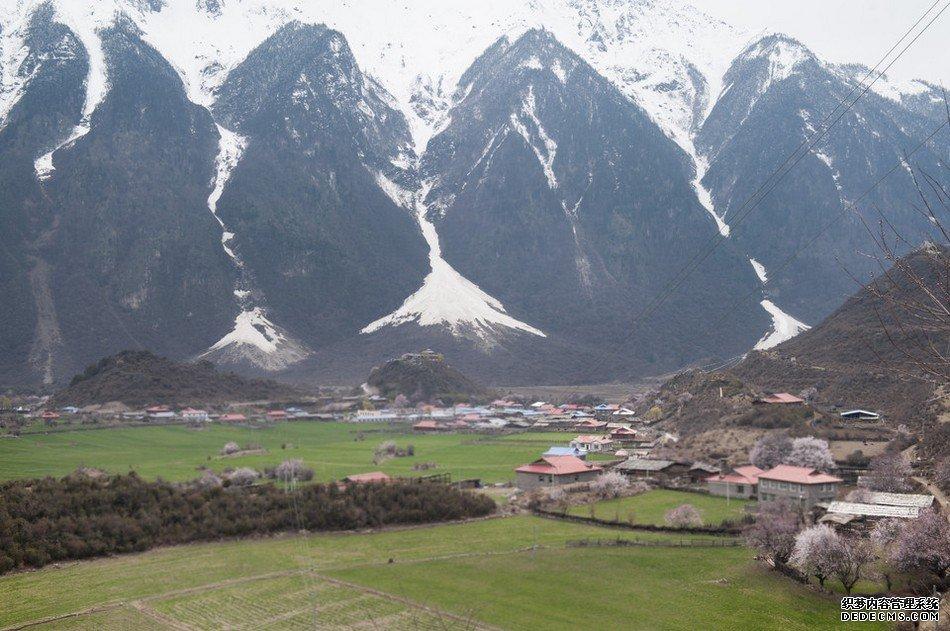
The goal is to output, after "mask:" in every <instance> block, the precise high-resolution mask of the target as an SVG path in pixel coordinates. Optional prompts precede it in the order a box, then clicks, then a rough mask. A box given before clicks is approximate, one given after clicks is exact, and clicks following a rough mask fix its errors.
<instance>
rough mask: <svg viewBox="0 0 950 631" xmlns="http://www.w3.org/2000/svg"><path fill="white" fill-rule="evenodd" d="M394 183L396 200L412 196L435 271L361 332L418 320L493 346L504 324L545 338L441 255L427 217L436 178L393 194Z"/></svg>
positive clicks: (394, 199)
mask: <svg viewBox="0 0 950 631" xmlns="http://www.w3.org/2000/svg"><path fill="white" fill-rule="evenodd" d="M390 184H391V187H384V188H383V190H384V191H387V193H388V194H390V195H391V196H392V198H393V201H394V202H396V203H397V204H398V203H400V202H402V201H404V200H406V199H407V195H408V196H411V197H412V199H413V203H414V207H413V208H414V210H415V213H416V220H417V221H418V222H419V227H420V228H421V230H422V236H423V237H424V238H425V240H426V243H427V244H428V245H429V265H430V267H431V271H430V272H429V274H428V275H427V276H426V277H425V279H424V280H423V281H422V287H420V288H419V290H418V291H416V292H415V293H414V294H412V295H411V296H409V297H408V298H406V300H405V301H404V302H403V303H402V306H400V307H399V308H398V309H397V310H396V311H394V312H392V313H390V314H389V315H387V316H383V317H382V318H379V319H378V320H376V321H374V322H371V323H370V324H368V325H366V326H365V327H364V328H363V329H362V330H361V331H360V333H364V334H368V333H374V332H376V331H379V330H380V329H382V328H384V327H386V326H399V325H401V324H406V323H408V322H416V323H418V324H419V326H442V327H445V328H446V329H448V330H449V331H450V332H451V333H452V334H453V335H457V336H466V335H474V336H475V337H476V338H477V339H479V340H480V341H482V342H483V343H487V344H489V345H491V344H493V343H494V336H495V334H497V333H500V332H501V331H502V330H503V329H512V330H515V331H522V332H524V333H529V334H531V335H537V336H539V337H546V336H545V334H544V333H543V332H542V331H541V330H539V329H536V328H534V327H533V326H530V325H528V324H525V323H524V322H521V321H519V320H516V319H515V318H512V317H511V316H510V315H508V313H507V312H506V311H505V307H504V305H502V304H501V302H500V301H499V300H498V299H496V298H494V297H492V296H490V295H488V294H487V293H485V292H484V291H482V290H481V289H480V288H479V287H478V285H476V284H475V283H473V282H472V281H470V280H468V279H467V278H465V277H464V276H462V275H461V274H459V273H458V272H457V271H456V270H455V268H453V267H452V266H451V265H449V263H448V262H447V261H446V260H445V259H444V258H442V249H441V246H440V245H439V235H438V234H437V233H436V230H435V226H434V225H433V224H432V222H431V221H429V219H428V218H427V217H426V213H427V208H426V205H425V203H424V200H425V197H426V194H427V193H428V191H429V189H430V188H431V187H432V183H431V182H429V183H427V184H425V185H423V186H422V188H421V189H420V190H419V191H418V192H417V193H415V194H414V195H412V194H411V193H409V192H408V191H404V190H403V192H395V194H393V193H394V192H393V191H392V187H396V188H398V187H397V186H396V185H395V184H392V183H391V182H390ZM387 189H388V190H387Z"/></svg>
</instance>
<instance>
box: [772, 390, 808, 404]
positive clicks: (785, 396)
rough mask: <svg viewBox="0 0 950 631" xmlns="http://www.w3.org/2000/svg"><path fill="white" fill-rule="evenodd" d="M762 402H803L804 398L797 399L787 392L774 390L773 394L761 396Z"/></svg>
mask: <svg viewBox="0 0 950 631" xmlns="http://www.w3.org/2000/svg"><path fill="white" fill-rule="evenodd" d="M762 402H763V403H804V402H805V399H799V398H798V397H796V396H794V395H791V394H789V393H787V392H776V393H775V394H770V395H769V396H767V397H762Z"/></svg>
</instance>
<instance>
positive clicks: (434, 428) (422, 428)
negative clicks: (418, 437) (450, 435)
mask: <svg viewBox="0 0 950 631" xmlns="http://www.w3.org/2000/svg"><path fill="white" fill-rule="evenodd" d="M412 429H413V430H415V431H417V432H438V431H441V430H442V429H443V427H442V426H441V425H439V424H438V423H436V422H435V421H419V422H418V423H416V424H415V425H413V426H412Z"/></svg>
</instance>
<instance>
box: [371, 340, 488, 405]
mask: <svg viewBox="0 0 950 631" xmlns="http://www.w3.org/2000/svg"><path fill="white" fill-rule="evenodd" d="M365 387H366V388H367V389H368V390H370V391H371V392H374V393H378V394H381V395H383V396H385V397H389V398H395V397H397V396H399V395H402V396H404V397H406V398H408V400H409V401H411V402H413V403H416V402H419V401H432V400H435V399H441V400H442V401H444V402H452V401H465V400H469V399H472V398H484V397H487V396H488V395H489V392H488V390H486V389H485V387H484V386H482V385H481V384H479V383H477V382H475V381H473V380H472V379H470V378H469V377H467V376H465V375H464V374H462V373H461V372H460V371H458V370H457V369H455V368H453V367H452V366H450V365H448V364H447V363H446V362H445V358H444V357H443V356H442V355H441V354H439V353H434V352H432V351H423V352H421V353H406V354H404V355H403V356H401V357H399V358H398V359H393V360H391V361H388V362H386V363H385V364H384V365H382V366H377V367H376V368H373V370H372V372H370V374H369V378H368V379H367V380H366V386H365Z"/></svg>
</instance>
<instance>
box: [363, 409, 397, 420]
mask: <svg viewBox="0 0 950 631" xmlns="http://www.w3.org/2000/svg"><path fill="white" fill-rule="evenodd" d="M400 416H401V415H400V414H399V413H397V412H395V411H394V410H357V411H356V416H354V417H353V420H354V421H356V422H357V423H378V422H381V421H395V420H397V419H398V418H399V417H400Z"/></svg>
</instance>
